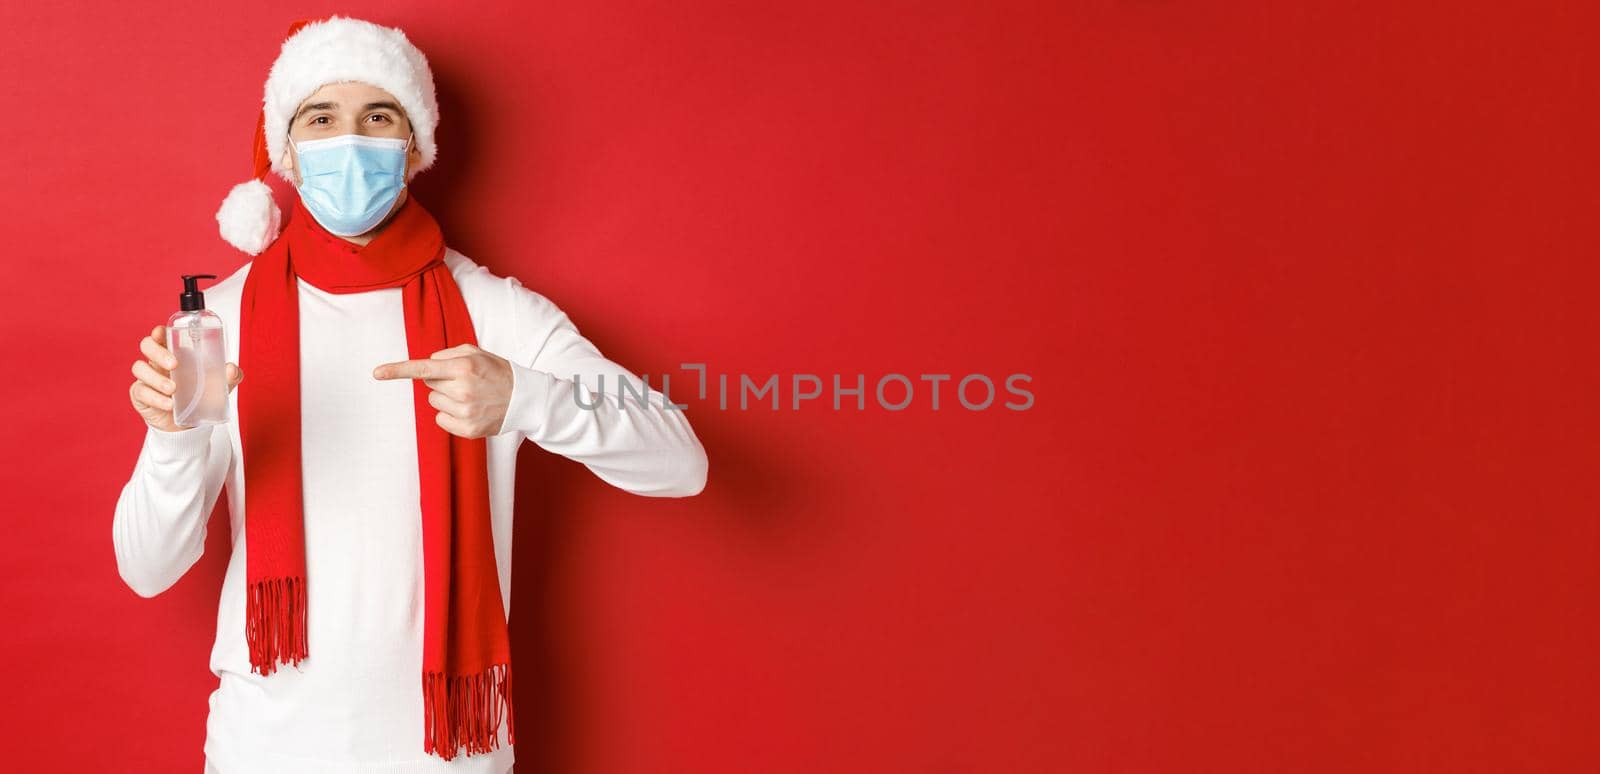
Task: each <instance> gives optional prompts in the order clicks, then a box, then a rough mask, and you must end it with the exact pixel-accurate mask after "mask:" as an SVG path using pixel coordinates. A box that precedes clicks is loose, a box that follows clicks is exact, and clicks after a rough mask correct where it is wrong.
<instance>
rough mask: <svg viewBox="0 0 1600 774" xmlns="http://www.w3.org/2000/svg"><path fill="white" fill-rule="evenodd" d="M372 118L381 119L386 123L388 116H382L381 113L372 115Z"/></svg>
mask: <svg viewBox="0 0 1600 774" xmlns="http://www.w3.org/2000/svg"><path fill="white" fill-rule="evenodd" d="M372 117H373V118H381V119H383V120H384V121H386V122H387V121H388V120H389V117H388V116H386V115H384V114H382V113H373V114H372Z"/></svg>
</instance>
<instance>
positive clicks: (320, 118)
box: [311, 116, 328, 124]
mask: <svg viewBox="0 0 1600 774" xmlns="http://www.w3.org/2000/svg"><path fill="white" fill-rule="evenodd" d="M327 118H328V117H327V116H317V117H315V118H313V119H311V123H313V124H314V123H317V122H318V121H325V120H326V119H327Z"/></svg>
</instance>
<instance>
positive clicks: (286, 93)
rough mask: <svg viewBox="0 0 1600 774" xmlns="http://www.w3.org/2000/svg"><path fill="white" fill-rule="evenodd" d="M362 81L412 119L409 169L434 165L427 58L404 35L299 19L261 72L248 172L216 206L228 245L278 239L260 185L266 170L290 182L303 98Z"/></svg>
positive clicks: (276, 219) (277, 221)
mask: <svg viewBox="0 0 1600 774" xmlns="http://www.w3.org/2000/svg"><path fill="white" fill-rule="evenodd" d="M339 81H361V82H362V83H367V84H370V85H373V86H376V87H378V88H380V89H383V90H384V91H387V92H389V93H390V94H392V95H394V98H395V99H396V100H398V101H399V103H400V107H401V108H402V109H404V110H405V112H406V118H407V119H408V120H409V121H410V122H411V131H412V133H413V136H414V137H415V142H416V147H417V150H418V151H419V152H420V153H421V155H422V159H421V161H420V163H419V164H418V165H417V167H416V169H415V171H417V172H421V171H422V170H424V169H427V168H428V167H431V166H433V162H434V159H435V158H436V157H437V155H438V147H437V145H436V144H435V143H434V130H435V129H436V128H437V127H438V125H439V102H438V97H437V95H436V94H435V91H434V85H433V72H432V71H431V70H430V69H429V68H428V59H427V57H425V56H423V55H422V52H421V51H420V50H418V49H417V47H416V46H415V45H412V43H411V41H410V40H409V39H407V38H406V35H405V33H404V32H401V31H400V30H398V29H396V28H393V27H384V26H381V25H377V24H373V23H372V22H368V21H362V20H360V19H352V18H349V17H347V16H339V15H337V14H336V15H333V16H330V17H328V18H327V19H322V20H308V19H300V20H298V21H296V22H294V23H293V24H291V25H289V33H288V38H287V39H286V40H284V42H283V48H282V50H281V51H280V52H279V53H278V59H277V61H275V62H273V63H272V71H271V73H270V74H268V76H267V84H266V91H265V95H264V96H263V98H262V101H261V105H262V107H261V113H260V115H259V116H258V117H257V118H256V131H255V145H254V148H253V151H252V153H253V156H254V160H253V161H254V172H255V177H254V178H252V179H250V180H247V181H245V182H243V183H239V184H238V185H235V186H234V187H233V189H232V190H230V191H229V192H228V195H227V197H226V198H224V199H223V200H222V206H221V207H220V208H219V209H218V210H217V227H218V231H219V232H220V233H221V234H222V238H223V239H224V240H226V241H227V242H228V244H231V245H233V246H234V247H237V248H239V249H240V250H243V251H244V252H246V253H249V254H251V255H258V254H260V253H261V251H262V250H265V249H266V248H267V246H268V245H271V244H272V242H273V240H275V239H277V238H278V232H279V230H280V229H281V228H282V225H283V213H282V211H281V210H279V209H278V205H277V203H276V202H275V201H274V200H273V198H272V189H271V188H269V187H268V186H267V184H266V182H265V178H266V176H267V173H268V172H269V171H275V172H277V173H278V175H279V176H280V177H282V178H283V179H284V180H287V181H289V182H291V183H293V182H294V178H293V176H292V175H291V174H290V172H289V166H288V155H287V153H286V151H287V150H288V147H289V122H290V120H291V119H292V118H293V117H294V113H295V110H296V109H297V108H299V107H300V103H301V102H303V101H305V99H306V97H309V96H311V95H312V94H314V93H316V91H317V89H320V88H322V87H323V86H324V85H326V84H329V83H336V82H339Z"/></svg>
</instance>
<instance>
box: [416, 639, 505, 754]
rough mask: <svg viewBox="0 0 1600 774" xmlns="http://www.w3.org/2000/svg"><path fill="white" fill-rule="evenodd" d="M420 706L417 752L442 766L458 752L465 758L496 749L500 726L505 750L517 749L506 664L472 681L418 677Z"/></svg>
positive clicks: (431, 675) (437, 674)
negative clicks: (420, 737)
mask: <svg viewBox="0 0 1600 774" xmlns="http://www.w3.org/2000/svg"><path fill="white" fill-rule="evenodd" d="M422 706H423V728H424V734H423V736H424V738H423V742H422V747H423V750H424V751H425V752H429V753H433V754H435V755H438V756H439V757H441V758H443V759H445V760H447V761H448V760H450V759H452V758H454V757H455V755H456V749H457V748H459V747H462V746H465V747H466V752H467V754H468V755H472V754H474V753H486V752H489V751H491V750H494V749H496V748H497V747H499V746H500V735H499V732H500V721H501V720H504V721H505V722H506V744H508V745H514V744H516V743H517V739H516V723H515V721H513V720H512V712H511V664H509V663H506V664H496V665H494V666H491V667H489V668H488V669H485V670H484V671H482V672H479V673H477V674H472V675H447V674H444V673H443V672H424V673H423V675H422Z"/></svg>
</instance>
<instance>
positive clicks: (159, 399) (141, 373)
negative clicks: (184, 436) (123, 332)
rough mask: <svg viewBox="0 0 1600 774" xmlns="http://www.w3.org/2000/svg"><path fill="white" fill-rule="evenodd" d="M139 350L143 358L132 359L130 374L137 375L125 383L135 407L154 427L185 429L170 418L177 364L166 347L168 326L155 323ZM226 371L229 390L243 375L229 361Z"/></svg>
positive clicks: (140, 343)
mask: <svg viewBox="0 0 1600 774" xmlns="http://www.w3.org/2000/svg"><path fill="white" fill-rule="evenodd" d="M139 354H141V355H143V356H144V359H142V360H135V361H134V362H133V375H134V376H135V377H138V378H136V379H134V380H133V384H132V385H131V386H129V387H128V395H129V397H130V398H132V400H133V408H134V410H135V411H138V412H139V416H141V417H143V418H144V421H145V424H147V425H149V426H151V427H153V428H155V429H157V430H163V431H166V432H169V433H175V432H177V431H179V430H187V429H188V428H186V427H183V426H182V425H179V424H178V423H177V422H174V421H173V420H172V393H173V391H174V390H176V389H178V386H177V385H176V384H174V383H173V381H172V369H174V368H176V367H177V366H178V360H177V357H176V356H174V355H173V354H172V352H171V350H168V349H167V326H165V325H157V326H156V327H155V329H154V330H152V331H150V335H148V336H146V337H144V338H142V339H140V340H139ZM227 371H228V391H229V392H232V391H233V388H234V387H235V386H237V385H238V384H239V382H240V380H242V379H244V372H243V371H240V370H239V366H238V365H236V364H234V363H229V364H228V366H227Z"/></svg>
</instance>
